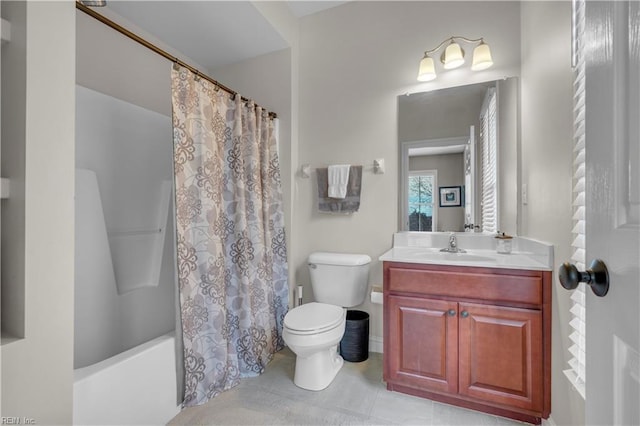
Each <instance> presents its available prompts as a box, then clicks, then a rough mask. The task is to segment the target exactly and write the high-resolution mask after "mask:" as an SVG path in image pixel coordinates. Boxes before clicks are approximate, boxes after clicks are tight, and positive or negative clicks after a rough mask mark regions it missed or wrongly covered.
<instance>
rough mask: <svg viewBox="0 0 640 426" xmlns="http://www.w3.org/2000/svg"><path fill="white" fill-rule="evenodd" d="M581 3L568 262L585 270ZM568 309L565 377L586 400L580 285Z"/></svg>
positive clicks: (576, 8) (579, 4) (576, 21)
mask: <svg viewBox="0 0 640 426" xmlns="http://www.w3.org/2000/svg"><path fill="white" fill-rule="evenodd" d="M584 12H585V5H584V0H574V2H573V25H574V29H573V38H574V40H573V48H574V52H572V53H573V55H574V64H575V68H574V76H573V123H574V134H573V139H574V148H573V152H574V160H573V230H572V233H573V243H572V247H573V255H572V256H571V261H572V262H573V263H575V265H576V267H577V268H578V269H579V270H581V271H584V270H585V266H586V261H585V247H586V246H585V144H584V141H585V131H584V128H585V122H584V118H585V62H584V51H583V43H584V27H585V19H584V18H585V14H584ZM571 301H572V306H571V310H570V321H569V325H570V327H571V334H570V335H569V339H570V340H571V346H570V347H569V354H570V359H569V369H567V370H565V371H564V373H565V375H566V376H567V377H568V378H569V380H570V381H571V382H572V383H573V385H574V386H575V387H576V389H577V390H578V391H579V392H580V394H581V395H582V397H583V398H584V397H585V380H586V376H585V325H586V312H585V306H586V303H585V288H584V285H579V286H578V287H577V288H576V289H575V290H574V291H573V294H571Z"/></svg>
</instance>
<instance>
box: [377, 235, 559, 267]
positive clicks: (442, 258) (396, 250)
mask: <svg viewBox="0 0 640 426" xmlns="http://www.w3.org/2000/svg"><path fill="white" fill-rule="evenodd" d="M419 234H427V235H424V236H421V235H419ZM449 235H450V233H444V232H442V233H437V232H436V233H415V232H399V233H397V234H395V235H394V244H393V248H391V249H390V250H388V251H387V252H385V253H384V254H383V255H382V256H380V257H379V258H378V259H379V260H381V261H388V262H404V263H420V264H434V265H453V266H475V267H483V268H505V269H527V270H539V271H551V270H553V246H552V245H550V244H546V243H542V242H539V241H535V240H531V239H527V238H521V237H515V238H514V239H513V251H512V252H511V253H510V254H499V253H497V252H496V250H495V238H494V236H492V235H484V234H473V233H456V236H457V237H458V247H459V248H461V249H463V250H465V251H466V252H465V253H443V252H441V251H440V249H441V248H444V247H447V245H448V238H449Z"/></svg>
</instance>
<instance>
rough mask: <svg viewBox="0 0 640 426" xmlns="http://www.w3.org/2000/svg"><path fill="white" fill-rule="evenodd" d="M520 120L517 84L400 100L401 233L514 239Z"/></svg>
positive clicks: (470, 87)
mask: <svg viewBox="0 0 640 426" xmlns="http://www.w3.org/2000/svg"><path fill="white" fill-rule="evenodd" d="M517 117H518V85H517V79H515V78H509V79H505V80H499V81H490V82H485V83H478V84H473V85H468V86H460V87H453V88H447V89H441V90H434V91H430V92H422V93H414V94H410V95H402V96H399V97H398V142H399V150H400V159H401V167H400V177H399V178H400V179H399V182H400V188H399V194H400V196H399V197H398V198H399V200H398V201H399V212H400V215H399V220H400V223H399V224H398V227H399V229H400V230H408V231H421V232H432V231H454V232H462V231H467V232H488V233H495V232H498V231H499V232H506V233H509V234H512V235H515V234H517V222H518V209H517V206H518V192H517V188H518V187H519V185H518V179H519V175H518V171H517V170H518V169H517V164H518V160H517V158H518V157H517V155H518V151H519V149H518V144H519V142H518V134H519V132H518V127H517V125H518V124H517Z"/></svg>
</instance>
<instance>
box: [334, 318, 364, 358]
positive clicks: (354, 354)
mask: <svg viewBox="0 0 640 426" xmlns="http://www.w3.org/2000/svg"><path fill="white" fill-rule="evenodd" d="M340 355H342V358H344V360H345V361H349V362H361V361H364V360H366V359H367V358H369V314H368V313H366V312H363V311H347V324H346V326H345V330H344V336H343V337H342V340H341V341H340Z"/></svg>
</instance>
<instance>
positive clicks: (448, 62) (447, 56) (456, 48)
mask: <svg viewBox="0 0 640 426" xmlns="http://www.w3.org/2000/svg"><path fill="white" fill-rule="evenodd" d="M442 62H443V64H444V68H445V69H448V70H451V69H454V68H458V67H459V66H460V65H462V64H464V53H463V52H462V48H461V47H460V45H459V44H458V43H455V42H451V44H450V45H448V46H447V48H446V50H445V51H444V56H443V59H442Z"/></svg>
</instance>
